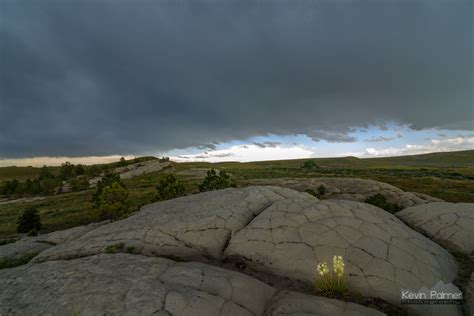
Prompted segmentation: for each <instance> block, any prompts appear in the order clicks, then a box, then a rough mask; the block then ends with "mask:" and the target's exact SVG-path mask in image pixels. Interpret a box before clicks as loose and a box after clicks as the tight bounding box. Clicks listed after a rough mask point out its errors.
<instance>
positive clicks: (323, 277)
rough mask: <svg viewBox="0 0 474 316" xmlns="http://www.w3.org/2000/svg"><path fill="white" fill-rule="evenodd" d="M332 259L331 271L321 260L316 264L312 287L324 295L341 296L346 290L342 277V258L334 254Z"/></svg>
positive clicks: (343, 265)
mask: <svg viewBox="0 0 474 316" xmlns="http://www.w3.org/2000/svg"><path fill="white" fill-rule="evenodd" d="M332 261H333V271H332V272H331V271H330V270H329V267H328V265H327V263H326V262H321V263H319V264H318V265H317V266H316V277H315V280H314V287H315V289H316V291H317V292H320V293H321V294H323V295H325V296H328V297H342V296H344V294H345V293H346V292H347V283H346V280H345V278H344V267H345V264H344V260H343V259H342V257H341V256H334V257H333V260H332Z"/></svg>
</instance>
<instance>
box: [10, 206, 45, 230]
mask: <svg viewBox="0 0 474 316" xmlns="http://www.w3.org/2000/svg"><path fill="white" fill-rule="evenodd" d="M17 224H18V226H17V228H16V230H17V232H19V233H28V232H30V231H32V230H36V231H38V230H40V229H41V218H40V215H39V214H38V211H37V210H36V208H34V207H30V208H28V209H26V210H25V211H24V212H23V214H21V215H20V217H19V218H18V222H17Z"/></svg>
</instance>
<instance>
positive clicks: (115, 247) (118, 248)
mask: <svg viewBox="0 0 474 316" xmlns="http://www.w3.org/2000/svg"><path fill="white" fill-rule="evenodd" d="M124 246H125V244H124V243H123V242H119V243H117V244H112V245H108V246H107V247H105V250H104V251H105V253H117V252H123V248H124Z"/></svg>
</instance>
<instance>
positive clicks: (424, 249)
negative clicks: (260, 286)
mask: <svg viewBox="0 0 474 316" xmlns="http://www.w3.org/2000/svg"><path fill="white" fill-rule="evenodd" d="M335 255H340V256H342V257H343V258H344V259H345V261H346V272H347V281H348V284H349V287H350V289H351V290H354V291H357V292H358V293H361V294H362V295H364V296H369V297H375V298H381V299H383V300H386V301H388V302H390V303H391V304H395V305H399V304H400V298H401V290H402V289H413V290H417V289H419V288H421V287H423V286H425V287H428V288H429V287H431V286H433V285H434V284H436V283H437V282H439V281H440V280H442V281H443V282H445V283H448V282H449V283H451V282H452V281H453V280H454V279H455V278H456V275H457V271H458V268H457V263H456V261H455V259H454V258H453V256H452V255H451V254H450V253H449V252H447V251H446V250H445V249H443V248H441V247H440V246H439V245H438V244H436V243H434V242H433V241H431V240H429V239H428V238H426V237H425V236H423V235H421V234H419V233H417V232H415V231H413V230H412V229H411V228H409V227H408V226H406V225H405V224H404V223H403V222H402V221H400V220H399V219H398V218H396V217H395V216H393V215H392V214H390V213H388V212H386V211H384V210H382V209H380V208H378V207H375V206H372V205H369V204H365V203H359V202H353V201H343V200H323V201H317V200H290V199H285V200H282V201H278V202H276V203H274V204H273V205H272V206H270V207H269V208H267V209H265V210H264V211H263V212H261V213H260V215H259V216H257V217H256V218H255V219H254V220H253V221H252V222H251V223H250V224H249V225H247V226H246V227H245V228H243V229H242V230H240V231H239V232H238V233H237V234H235V235H234V236H233V238H232V239H231V240H230V243H229V246H228V248H227V250H226V256H227V257H228V258H229V259H231V260H238V261H242V262H244V263H246V264H247V265H248V266H249V267H250V268H252V269H254V270H257V271H263V272H266V273H271V274H275V275H279V276H282V277H286V278H290V279H292V280H298V281H302V282H305V283H307V284H312V283H313V281H314V277H315V275H316V272H315V267H316V265H317V264H318V263H320V262H328V263H329V264H330V265H331V264H332V258H333V256H335ZM404 307H406V308H412V307H413V310H416V312H419V313H425V314H426V313H428V314H429V313H431V312H432V311H431V312H429V311H427V310H425V308H429V307H426V306H422V305H417V306H416V305H410V306H404ZM443 308H444V307H443ZM453 313H454V314H456V311H454V312H453Z"/></svg>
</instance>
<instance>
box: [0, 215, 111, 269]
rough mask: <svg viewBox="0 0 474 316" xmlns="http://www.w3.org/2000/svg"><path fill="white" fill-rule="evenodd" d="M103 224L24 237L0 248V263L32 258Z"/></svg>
mask: <svg viewBox="0 0 474 316" xmlns="http://www.w3.org/2000/svg"><path fill="white" fill-rule="evenodd" d="M104 223H105V222H101V223H93V224H89V225H85V226H78V227H74V228H70V229H66V230H61V231H56V232H53V233H50V234H46V235H42V236H38V237H25V238H23V239H20V240H18V241H17V242H14V243H10V244H6V245H4V246H1V247H0V261H4V260H15V259H19V258H21V257H25V256H26V257H28V256H34V255H35V254H38V253H40V252H42V251H43V250H46V249H48V248H51V247H53V246H55V245H59V244H61V243H64V242H67V241H72V240H74V239H77V238H79V237H80V236H82V235H84V234H85V233H87V232H89V231H91V230H93V229H96V228H97V227H99V226H100V225H102V224H104Z"/></svg>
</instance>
